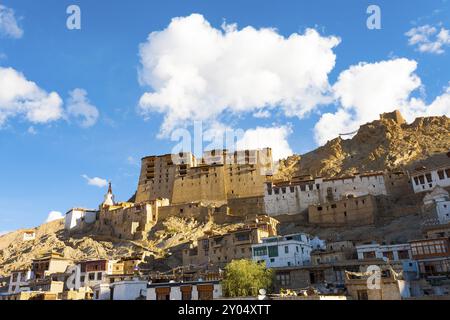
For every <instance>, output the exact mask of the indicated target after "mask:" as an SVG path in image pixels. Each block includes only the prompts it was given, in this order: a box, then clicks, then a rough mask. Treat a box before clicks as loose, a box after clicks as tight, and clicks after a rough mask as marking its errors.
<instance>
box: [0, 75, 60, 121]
mask: <svg viewBox="0 0 450 320" xmlns="http://www.w3.org/2000/svg"><path fill="white" fill-rule="evenodd" d="M19 115H21V116H23V117H25V118H26V119H27V120H28V121H30V122H32V123H48V122H51V121H55V120H58V119H60V118H61V117H62V116H63V109H62V100H61V98H60V97H59V95H58V94H57V93H56V92H51V93H47V92H46V91H45V90H43V89H41V88H39V87H38V86H37V85H36V83H34V82H32V81H28V80H27V79H26V78H25V76H24V75H23V74H22V73H20V72H18V71H16V70H14V69H13V68H3V67H0V126H2V125H3V124H4V123H5V121H6V120H7V119H8V118H11V117H16V116H19Z"/></svg>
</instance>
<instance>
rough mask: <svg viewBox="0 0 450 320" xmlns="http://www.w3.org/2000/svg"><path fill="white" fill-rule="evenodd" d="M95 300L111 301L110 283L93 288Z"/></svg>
mask: <svg viewBox="0 0 450 320" xmlns="http://www.w3.org/2000/svg"><path fill="white" fill-rule="evenodd" d="M92 291H93V292H94V297H93V299H94V300H111V289H110V287H109V283H99V284H96V285H95V286H93V287H92Z"/></svg>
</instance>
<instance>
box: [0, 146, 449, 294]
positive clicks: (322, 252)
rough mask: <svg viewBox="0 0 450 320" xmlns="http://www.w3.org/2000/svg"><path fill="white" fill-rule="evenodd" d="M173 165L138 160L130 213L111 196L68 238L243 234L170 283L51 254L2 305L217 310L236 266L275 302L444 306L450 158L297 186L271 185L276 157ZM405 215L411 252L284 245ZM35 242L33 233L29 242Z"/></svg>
mask: <svg viewBox="0 0 450 320" xmlns="http://www.w3.org/2000/svg"><path fill="white" fill-rule="evenodd" d="M174 156H175V155H164V156H152V157H146V158H143V159H142V168H141V176H140V180H139V185H138V191H137V193H136V195H135V196H134V198H132V199H130V200H129V201H128V202H119V203H117V202H116V201H115V200H114V195H113V193H112V190H111V185H110V186H109V189H108V192H107V194H106V196H105V199H104V201H103V203H102V204H101V205H100V207H99V209H82V208H74V209H71V210H69V211H68V212H67V214H66V217H65V230H66V232H68V233H69V234H71V233H74V232H81V233H89V232H91V233H95V234H99V235H107V236H109V237H112V238H116V239H129V240H142V239H146V237H148V234H149V232H151V229H152V227H153V226H154V225H155V224H156V222H157V221H159V220H161V219H165V218H167V217H170V216H180V217H191V218H196V219H200V218H203V219H206V220H208V219H209V220H211V219H212V220H214V222H222V223H224V222H243V223H241V224H240V225H241V226H240V227H239V228H236V229H234V230H230V231H227V232H222V233H214V232H208V233H205V234H204V235H203V236H202V237H200V238H198V239H196V241H193V242H190V243H186V244H185V247H184V249H182V261H183V262H182V265H181V266H179V267H178V268H175V269H173V270H171V271H170V272H168V273H162V272H154V271H150V270H145V269H143V268H142V267H140V265H142V262H144V261H143V260H144V257H128V258H123V259H121V260H105V259H100V260H87V261H70V260H68V259H66V258H64V257H63V256H60V255H59V254H56V253H54V252H52V253H49V254H47V255H45V256H43V257H39V258H36V259H35V260H33V261H32V262H31V266H30V268H28V269H25V270H15V271H13V272H11V274H10V276H9V277H8V278H7V279H6V278H5V279H0V288H1V287H2V284H3V292H2V293H0V299H96V300H108V299H111V300H129V299H132V300H134V299H143V300H145V299H147V300H208V299H218V298H223V297H222V288H221V279H222V277H223V270H224V268H225V267H226V265H227V264H228V263H230V262H231V261H233V260H236V259H251V260H254V261H256V262H258V263H262V264H264V265H265V266H266V267H267V268H271V269H273V270H274V275H275V279H274V284H273V286H274V288H272V289H273V292H274V293H275V295H273V296H271V297H272V298H274V299H276V298H280V299H281V298H283V299H298V298H305V297H310V298H311V297H316V298H317V297H319V298H324V299H327V298H328V299H330V298H336V299H346V298H351V299H416V298H424V297H433V298H439V297H448V296H449V289H450V277H449V275H450V244H449V239H450V197H449V192H448V190H449V188H450V159H449V158H450V153H446V154H440V155H438V156H437V158H436V159H437V160H439V161H435V162H434V163H435V164H436V165H434V166H432V167H430V166H420V165H419V166H418V167H416V168H415V169H414V170H410V171H399V172H370V173H365V174H355V175H352V176H349V177H341V178H332V179H325V178H318V177H316V178H312V177H299V178H296V179H292V180H291V181H275V180H274V179H273V178H272V176H271V168H272V160H271V150H270V149H262V150H253V151H251V150H250V151H249V150H246V151H242V152H235V153H228V152H227V151H226V150H222V151H210V152H207V153H206V154H205V156H204V158H203V159H201V161H197V160H196V159H195V157H193V156H192V155H191V154H189V153H182V154H179V155H178V158H177V157H174ZM176 159H178V160H176ZM261 159H262V160H261ZM405 199H406V200H405ZM393 203H395V204H396V206H393V205H392V204H393ZM410 213H417V214H420V215H421V216H422V217H423V224H422V225H421V226H417V228H420V229H421V232H422V234H423V237H422V239H409V241H406V242H404V243H382V242H381V243H376V242H375V241H374V242H369V243H367V242H361V241H358V240H353V241H348V240H345V241H344V240H343V241H336V239H333V240H331V239H328V240H327V241H325V240H321V239H319V238H318V237H313V236H311V235H309V234H306V233H302V232H300V233H295V234H283V235H281V234H278V230H279V228H277V226H278V224H279V223H280V222H286V221H287V222H289V221H291V222H292V221H296V222H301V223H303V224H304V225H310V226H316V227H324V228H326V227H329V226H332V227H337V226H344V227H351V226H358V225H373V224H375V223H376V222H377V221H378V220H379V219H382V218H386V217H388V216H391V217H392V216H394V217H395V216H401V215H408V214H410ZM34 237H35V235H34V233H33V230H27V231H26V232H25V233H24V239H23V240H24V241H33V240H34ZM377 272H378V273H377ZM374 274H376V275H379V277H378V278H376V279H375V280H376V281H375V282H376V283H375V285H374V287H372V286H371V285H369V282H371V281H372V279H373V275H374ZM265 289H268V288H265ZM0 292H1V289H0Z"/></svg>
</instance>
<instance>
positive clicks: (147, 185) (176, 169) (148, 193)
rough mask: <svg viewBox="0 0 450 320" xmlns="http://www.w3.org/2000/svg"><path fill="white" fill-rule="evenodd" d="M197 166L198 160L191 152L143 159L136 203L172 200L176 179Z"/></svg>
mask: <svg viewBox="0 0 450 320" xmlns="http://www.w3.org/2000/svg"><path fill="white" fill-rule="evenodd" d="M196 164H197V160H196V158H195V156H194V155H193V154H192V153H190V152H184V153H179V154H166V155H161V156H149V157H145V158H142V162H141V174H140V176H139V183H138V188H137V192H136V200H135V202H137V203H140V202H146V201H152V200H156V199H158V198H165V199H169V200H172V193H173V186H174V180H175V177H176V176H177V175H185V174H186V173H187V170H188V169H189V168H191V167H195V166H196Z"/></svg>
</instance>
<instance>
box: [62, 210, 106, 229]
mask: <svg viewBox="0 0 450 320" xmlns="http://www.w3.org/2000/svg"><path fill="white" fill-rule="evenodd" d="M97 213H98V211H97V210H93V209H84V208H72V209H70V210H69V211H68V212H67V213H66V216H65V218H64V229H65V230H67V231H71V230H73V229H76V228H80V227H81V226H83V225H84V224H92V223H95V221H96V219H97Z"/></svg>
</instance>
